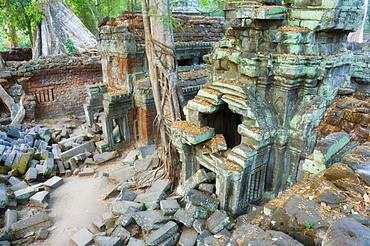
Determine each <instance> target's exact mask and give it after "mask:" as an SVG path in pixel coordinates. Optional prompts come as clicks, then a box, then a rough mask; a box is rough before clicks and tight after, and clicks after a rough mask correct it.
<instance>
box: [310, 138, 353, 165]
mask: <svg viewBox="0 0 370 246" xmlns="http://www.w3.org/2000/svg"><path fill="white" fill-rule="evenodd" d="M349 140H350V137H349V135H348V133H345V132H334V133H332V134H329V135H328V136H326V137H325V138H324V139H323V140H321V141H319V142H317V144H316V148H315V149H317V150H318V151H320V152H321V153H322V154H323V156H324V161H325V162H327V161H328V160H329V159H330V158H331V157H332V156H333V155H335V154H336V153H337V152H338V151H339V150H341V149H342V148H343V147H344V146H345V145H346V144H348V142H349Z"/></svg>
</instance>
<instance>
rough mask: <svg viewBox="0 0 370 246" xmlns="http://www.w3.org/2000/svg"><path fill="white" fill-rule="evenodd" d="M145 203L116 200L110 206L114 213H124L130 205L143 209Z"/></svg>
mask: <svg viewBox="0 0 370 246" xmlns="http://www.w3.org/2000/svg"><path fill="white" fill-rule="evenodd" d="M143 206H144V205H143V204H140V203H136V202H130V201H114V202H112V204H111V206H110V211H111V212H112V213H113V214H114V215H123V214H125V213H126V212H127V210H128V208H129V207H134V208H136V209H137V210H141V209H142V208H143Z"/></svg>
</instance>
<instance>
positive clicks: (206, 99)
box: [195, 94, 222, 106]
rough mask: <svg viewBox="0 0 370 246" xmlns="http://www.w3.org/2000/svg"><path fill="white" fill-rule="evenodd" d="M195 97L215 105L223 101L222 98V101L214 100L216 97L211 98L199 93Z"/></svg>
mask: <svg viewBox="0 0 370 246" xmlns="http://www.w3.org/2000/svg"><path fill="white" fill-rule="evenodd" d="M195 98H196V99H198V100H201V101H204V102H207V103H210V104H212V105H214V106H216V105H219V104H221V103H222V102H221V100H220V102H217V100H214V99H212V98H209V97H204V96H200V95H199V94H198V95H196V96H195Z"/></svg>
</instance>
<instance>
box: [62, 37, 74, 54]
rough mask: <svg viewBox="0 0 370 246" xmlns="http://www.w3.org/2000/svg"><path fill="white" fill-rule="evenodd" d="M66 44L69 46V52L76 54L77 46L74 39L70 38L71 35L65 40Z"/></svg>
mask: <svg viewBox="0 0 370 246" xmlns="http://www.w3.org/2000/svg"><path fill="white" fill-rule="evenodd" d="M64 45H65V46H66V48H67V53H68V55H69V56H74V55H75V54H76V53H75V52H76V47H75V44H74V43H73V41H72V39H70V38H69V37H68V38H67V40H66V41H65V43H64Z"/></svg>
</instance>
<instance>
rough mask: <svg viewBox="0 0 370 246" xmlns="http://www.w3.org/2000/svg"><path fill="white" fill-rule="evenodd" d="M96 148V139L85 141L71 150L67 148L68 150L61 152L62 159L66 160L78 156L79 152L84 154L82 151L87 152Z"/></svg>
mask: <svg viewBox="0 0 370 246" xmlns="http://www.w3.org/2000/svg"><path fill="white" fill-rule="evenodd" d="M95 148H96V147H95V143H94V141H89V142H86V143H83V144H81V145H79V146H77V147H74V148H72V149H70V150H67V151H65V152H63V153H61V154H60V158H61V159H62V161H66V160H68V159H69V158H71V157H73V156H76V155H78V154H82V153H85V152H94V151H95Z"/></svg>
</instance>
